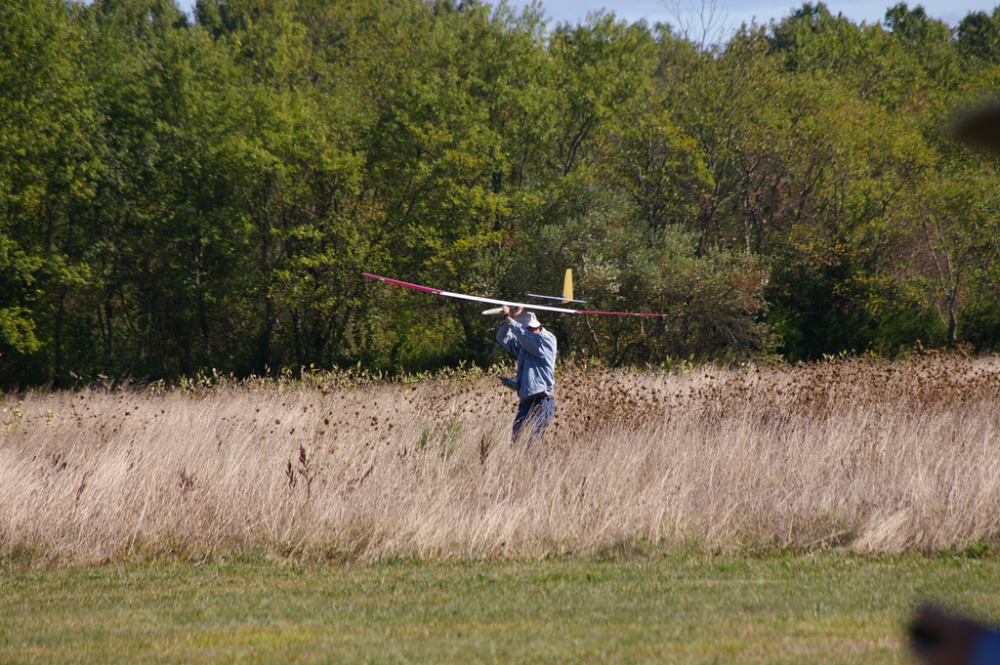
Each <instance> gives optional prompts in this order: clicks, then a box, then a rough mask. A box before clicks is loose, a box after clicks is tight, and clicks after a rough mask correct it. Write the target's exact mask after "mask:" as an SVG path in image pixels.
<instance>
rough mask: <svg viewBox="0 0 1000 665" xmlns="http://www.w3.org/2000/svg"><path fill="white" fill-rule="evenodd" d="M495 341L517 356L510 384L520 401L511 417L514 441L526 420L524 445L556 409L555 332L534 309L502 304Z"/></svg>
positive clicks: (536, 436)
mask: <svg viewBox="0 0 1000 665" xmlns="http://www.w3.org/2000/svg"><path fill="white" fill-rule="evenodd" d="M497 342H499V343H500V346H502V347H503V348H505V349H506V350H507V351H508V353H510V354H511V355H513V356H516V357H517V377H516V378H515V379H514V384H516V385H515V386H512V387H516V389H517V396H518V397H519V398H520V400H521V403H520V405H519V406H518V409H517V417H516V418H514V432H513V435H512V440H513V441H514V442H515V443H516V442H517V440H518V437H519V436H520V434H521V429H522V428H523V427H524V426H525V424H527V426H528V439H527V443H526V446H530V445H531V444H532V443H533V442H535V440H536V439H538V440H540V439H541V436H542V435H543V434H544V433H545V428H546V426H547V425H548V424H549V423H550V422H552V419H553V418H554V417H555V413H556V403H555V380H556V336H555V335H553V334H552V333H550V332H549V331H548V330H546V329H545V328H543V327H542V324H541V323H539V322H538V319H536V318H535V315H534V313H532V312H525V311H524V308H523V307H518V308H517V309H516V310H514V311H513V312H511V310H510V307H508V306H507V305H504V306H503V323H502V324H501V325H500V330H498V331H497ZM539 442H540V441H539Z"/></svg>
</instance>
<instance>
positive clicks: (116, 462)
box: [0, 354, 1000, 663]
mask: <svg viewBox="0 0 1000 665" xmlns="http://www.w3.org/2000/svg"><path fill="white" fill-rule="evenodd" d="M514 409H515V405H514V403H513V397H512V395H511V393H509V392H507V391H506V390H505V389H503V388H501V387H499V384H498V381H497V377H496V376H489V375H485V374H483V373H480V372H463V373H456V374H453V375H449V376H438V377H435V378H428V379H422V380H419V381H399V382H382V381H368V380H365V379H363V377H362V378H359V377H356V376H355V377H351V376H347V375H322V376H318V377H313V378H307V379H305V380H301V381H294V382H289V381H246V382H233V381H214V380H213V381H206V382H202V383H200V384H195V385H187V386H184V387H182V388H178V389H171V390H164V389H162V388H160V387H155V386H154V387H146V388H143V389H136V388H135V387H128V388H125V389H121V390H119V389H110V390H105V389H102V390H93V391H91V390H85V391H78V392H74V391H67V392H57V393H45V392H35V393H26V394H21V395H7V396H4V397H2V398H0V662H3V663H6V662H83V663H86V662H91V663H110V662H129V663H132V662H177V663H197V662H267V663H271V662H274V663H279V662H280V663H284V662H345V663H346V662H351V663H353V662H373V663H410V662H435V663H439V662H455V663H459V662H462V663H465V662H491V663H510V662H537V663H560V662H567V663H568V662H574V663H579V662H584V663H586V662H608V663H640V662H642V663H660V662H669V663H733V662H735V663H821V662H822V663H902V662H911V661H910V659H909V656H908V654H907V653H906V651H905V649H903V647H902V637H903V630H904V625H905V622H906V620H907V617H908V616H909V615H910V613H911V612H912V611H913V608H914V605H915V604H916V603H917V602H919V601H920V600H921V599H924V598H930V599H934V600H937V601H939V602H941V603H944V604H945V605H946V606H949V607H951V608H953V609H957V610H960V611H965V612H968V613H970V614H973V615H975V616H976V617H978V618H981V619H987V620H997V619H1000V611H998V603H997V598H998V597H1000V583H998V580H1000V558H998V557H997V552H998V551H1000V547H998V545H1000V361H998V360H997V359H996V358H965V357H962V356H937V355H933V354H930V355H926V356H919V357H915V358H913V359H910V360H908V361H903V362H896V363H889V362H883V361H877V360H872V359H864V360H836V361H831V362H824V363H816V364H813V365H800V366H785V365H779V366H773V367H771V366H768V367H758V366H746V367H730V368H720V367H703V368H700V369H696V370H693V371H688V372H672V373H632V372H608V371H602V372H593V371H591V372H580V371H569V370H567V371H564V372H562V373H561V374H560V376H559V400H558V407H557V417H556V422H555V423H554V425H553V426H552V427H551V428H550V431H549V432H548V434H547V436H546V440H545V443H544V446H543V447H542V450H543V453H542V454H541V455H538V454H536V453H534V452H530V451H525V450H524V449H523V448H521V447H518V446H512V445H511V444H510V442H509V434H508V433H509V428H510V424H511V421H512V419H513V411H514ZM248 552H249V553H254V554H248Z"/></svg>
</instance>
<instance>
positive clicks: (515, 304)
mask: <svg viewBox="0 0 1000 665" xmlns="http://www.w3.org/2000/svg"><path fill="white" fill-rule="evenodd" d="M361 274H362V275H364V276H365V277H369V278H371V279H377V280H378V281H380V282H385V283H386V284H395V285H397V286H405V287H406V288H408V289H416V290H417V291H426V292H428V293H434V294H437V295H439V296H442V297H444V298H455V299H456V300H469V301H472V302H481V303H486V304H488V305H507V306H508V307H523V308H524V309H530V310H534V311H537V312H557V313H559V314H598V315H602V316H666V314H653V313H650V312H600V311H596V310H586V309H569V308H567V307H552V306H550V305H533V304H529V303H523V302H513V301H510V300H497V299H496V298H483V297H481V296H470V295H466V294H464V293H452V292H451V291H442V290H441V289H432V288H430V287H429V286H421V285H420V284H411V283H409V282H401V281H399V280H398V279H389V278H388V277H381V276H379V275H373V274H371V273H368V272H363V273H361ZM570 280H572V277H571V278H570ZM571 284H572V282H571ZM570 288H572V286H570ZM564 295H569V296H570V299H568V300H567V302H579V301H574V300H572V295H571V294H570V293H564ZM550 297H551V296H550ZM556 299H557V300H563V299H562V298H556ZM501 311H502V310H500V309H488V310H486V311H484V312H483V314H487V315H489V314H499V313H500V312H501Z"/></svg>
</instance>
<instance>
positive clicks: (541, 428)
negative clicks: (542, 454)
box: [511, 394, 556, 448]
mask: <svg viewBox="0 0 1000 665" xmlns="http://www.w3.org/2000/svg"><path fill="white" fill-rule="evenodd" d="M555 416H556V400H555V398H554V397H550V396H548V395H545V394H542V395H540V396H535V397H529V398H528V399H526V400H524V401H522V402H521V404H520V405H519V406H518V407H517V417H516V418H514V433H513V435H512V436H511V441H512V442H513V443H517V442H518V438H519V437H520V435H521V429H522V428H523V427H524V426H527V430H526V432H525V434H526V436H527V439H525V442H524V447H525V448H528V447H530V446H531V445H532V444H534V443H538V444H539V445H541V443H542V436H543V435H544V434H545V428H546V427H547V426H548V424H549V423H550V422H552V419H553V418H555Z"/></svg>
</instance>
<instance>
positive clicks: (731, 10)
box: [178, 0, 1000, 38]
mask: <svg viewBox="0 0 1000 665" xmlns="http://www.w3.org/2000/svg"><path fill="white" fill-rule="evenodd" d="M178 1H179V4H180V7H181V9H183V10H184V11H186V12H188V13H189V14H191V13H192V7H193V6H194V0H178ZM507 1H508V4H509V5H511V6H512V7H520V6H522V5H523V4H525V3H524V2H522V1H521V0H507ZM712 1H713V0H616V1H613V2H602V1H601V0H543V1H542V6H543V7H544V8H545V15H546V16H547V17H548V18H549V19H551V22H550V23H549V27H550V28H552V27H554V26H555V24H556V22H563V23H572V24H575V23H579V22H581V21H584V20H585V19H586V17H587V13H588V12H596V11H600V10H601V9H607V10H610V11H614V13H615V16H617V17H618V18H620V19H624V20H627V21H629V22H630V23H632V22H635V21H638V20H640V19H645V20H646V21H647V22H648V23H649V24H650V25H652V24H654V23H656V22H658V21H659V22H663V23H671V24H673V25H674V26H675V27H676V26H677V20H676V18H675V14H678V13H679V14H680V16H681V17H682V20H684V21H685V22H687V23H688V24H689V25H691V26H692V29H693V30H692V31H696V32H697V33H698V34H697V35H694V34H691V33H689V34H688V37H689V38H695V37H698V38H700V37H701V36H702V35H701V33H702V30H701V29H700V27H699V21H698V17H699V16H700V15H701V13H702V12H701V7H702V6H703V4H704V5H705V6H706V7H707V6H710V5H711V3H712ZM714 1H715V6H716V8H717V16H718V17H719V19H720V20H717V21H715V25H716V26H718V27H719V28H722V29H723V30H724V31H725V32H727V33H728V32H731V31H732V30H733V29H735V28H738V27H739V26H740V24H741V23H743V22H746V23H750V22H751V21H752V20H754V19H756V21H757V23H760V24H764V25H766V24H767V23H768V21H770V20H771V19H775V20H780V19H781V18H783V17H785V16H788V15H789V14H790V13H791V12H792V11H793V10H795V9H798V8H799V7H801V6H802V4H803V2H802V1H798V2H794V1H793V0H714ZM814 1H815V0H814ZM898 1H899V0H886V1H885V2H884V4H883V3H879V2H872V1H871V0H827V2H826V6H827V8H828V9H829V10H830V13H832V14H834V15H836V14H838V13H840V14H843V15H844V16H846V17H847V18H849V19H851V20H852V21H854V22H855V23H861V22H862V21H865V22H866V23H869V24H871V23H875V22H876V21H879V20H881V19H882V18H884V17H885V10H886V9H888V8H889V7H891V6H893V5H895V4H896V3H897V2H898ZM907 4H908V5H909V6H910V7H911V8H912V7H916V6H917V5H922V6H923V7H924V11H926V12H927V15H928V16H930V17H931V18H936V19H941V20H943V21H945V22H946V23H947V24H948V25H951V26H952V27H954V26H955V24H957V23H958V22H959V21H960V20H962V18H963V17H964V16H965V15H966V14H968V13H969V12H972V11H985V12H987V13H992V10H993V8H994V7H996V6H997V5H998V4H1000V0H958V2H956V1H955V0H922V1H917V2H913V1H910V2H907ZM671 7H675V8H678V9H679V12H677V11H673V12H672V11H671V9H670V8H671ZM706 16H707V14H706Z"/></svg>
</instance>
